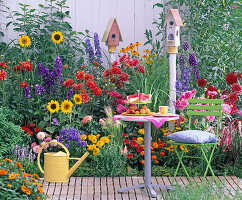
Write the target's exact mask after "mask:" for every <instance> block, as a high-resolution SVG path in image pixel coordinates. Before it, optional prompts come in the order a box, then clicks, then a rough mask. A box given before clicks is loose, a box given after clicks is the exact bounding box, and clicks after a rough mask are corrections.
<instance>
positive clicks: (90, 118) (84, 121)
mask: <svg viewBox="0 0 242 200" xmlns="http://www.w3.org/2000/svg"><path fill="white" fill-rule="evenodd" d="M90 121H92V116H89V115H87V116H85V117H83V119H82V121H81V123H82V124H83V125H85V124H87V123H88V122H90Z"/></svg>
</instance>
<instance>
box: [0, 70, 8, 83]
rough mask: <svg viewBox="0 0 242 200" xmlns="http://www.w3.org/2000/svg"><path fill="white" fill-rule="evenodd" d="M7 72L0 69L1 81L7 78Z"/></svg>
mask: <svg viewBox="0 0 242 200" xmlns="http://www.w3.org/2000/svg"><path fill="white" fill-rule="evenodd" d="M6 78H7V73H6V72H5V71H4V70H0V81H2V80H6Z"/></svg>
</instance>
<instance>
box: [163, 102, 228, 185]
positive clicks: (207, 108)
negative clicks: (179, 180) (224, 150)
mask: <svg viewBox="0 0 242 200" xmlns="http://www.w3.org/2000/svg"><path fill="white" fill-rule="evenodd" d="M223 102H224V101H223V99H189V100H188V103H189V105H188V106H187V114H188V116H189V130H191V124H192V123H191V119H192V116H216V117H218V120H217V128H216V135H217V136H218V130H219V124H220V121H221V118H222V109H223V106H222V105H221V104H222V103H223ZM197 104H208V105H197ZM167 143H169V144H171V145H173V147H174V151H175V153H176V155H177V157H178V159H179V163H178V165H177V168H176V171H175V174H174V178H173V180H172V183H171V184H172V185H173V183H174V180H175V178H176V175H177V172H178V170H179V167H180V165H181V166H182V168H183V169H184V171H185V173H186V175H187V178H188V180H189V182H190V183H191V182H192V181H191V178H190V176H189V174H188V172H187V170H186V167H185V165H184V164H183V162H182V159H183V158H186V157H189V158H204V160H205V161H206V163H207V167H206V170H205V173H204V175H203V179H202V181H204V180H205V177H206V175H207V172H208V169H210V172H211V174H212V176H213V178H214V180H215V181H216V183H218V181H217V179H216V177H215V175H214V172H213V169H212V167H211V160H212V157H213V153H214V149H215V147H216V145H217V144H218V142H216V143H203V144H184V143H180V142H175V141H167ZM180 145H184V146H185V147H186V146H192V145H196V147H197V148H198V149H200V150H201V153H202V156H201V157H192V156H184V151H185V148H184V149H183V151H182V152H181V153H179V152H178V150H177V148H178V146H180ZM205 148H210V155H209V156H206V153H205V151H204V149H205Z"/></svg>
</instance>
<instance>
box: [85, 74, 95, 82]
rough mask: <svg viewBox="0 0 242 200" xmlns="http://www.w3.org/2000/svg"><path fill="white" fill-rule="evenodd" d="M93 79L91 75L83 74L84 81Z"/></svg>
mask: <svg viewBox="0 0 242 200" xmlns="http://www.w3.org/2000/svg"><path fill="white" fill-rule="evenodd" d="M92 79H93V75H91V74H85V80H86V81H87V80H92Z"/></svg>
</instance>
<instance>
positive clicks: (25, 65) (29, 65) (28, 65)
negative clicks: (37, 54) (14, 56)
mask: <svg viewBox="0 0 242 200" xmlns="http://www.w3.org/2000/svg"><path fill="white" fill-rule="evenodd" d="M19 64H20V65H21V66H22V68H23V69H25V70H26V72H31V71H32V70H33V64H32V63H30V62H24V63H22V62H19Z"/></svg>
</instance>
